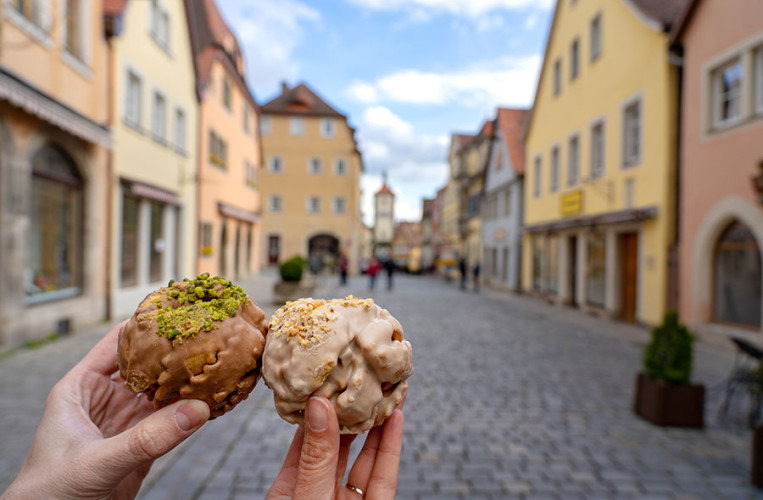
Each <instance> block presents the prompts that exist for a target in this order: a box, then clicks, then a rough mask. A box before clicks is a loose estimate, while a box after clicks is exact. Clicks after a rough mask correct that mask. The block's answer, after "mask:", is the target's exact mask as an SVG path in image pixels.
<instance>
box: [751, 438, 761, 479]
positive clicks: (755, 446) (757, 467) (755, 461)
mask: <svg viewBox="0 0 763 500" xmlns="http://www.w3.org/2000/svg"><path fill="white" fill-rule="evenodd" d="M750 481H751V482H752V484H753V485H754V486H757V487H758V488H763V425H758V426H756V427H755V430H754V431H753V432H752V464H751V467H750Z"/></svg>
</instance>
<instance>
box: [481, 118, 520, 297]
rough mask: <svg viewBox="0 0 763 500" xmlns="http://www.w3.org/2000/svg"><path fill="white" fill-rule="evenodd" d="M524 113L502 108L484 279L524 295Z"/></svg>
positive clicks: (486, 208) (489, 183)
mask: <svg viewBox="0 0 763 500" xmlns="http://www.w3.org/2000/svg"><path fill="white" fill-rule="evenodd" d="M524 118H525V110H524V109H509V108H498V110H497V113H496V118H495V126H494V127H493V136H492V138H491V142H490V152H489V155H488V156H489V161H488V164H487V167H486V168H485V174H484V175H485V180H484V189H485V192H484V195H483V203H482V246H483V248H484V257H483V259H482V261H483V266H482V276H483V278H482V279H483V281H484V282H485V284H487V285H490V286H493V287H496V288H502V289H508V290H512V291H520V280H519V278H520V269H521V263H522V258H521V255H522V211H523V209H524V200H523V196H524V182H523V181H524V171H525V163H524V162H525V154H524V146H523V144H522V124H523V121H524Z"/></svg>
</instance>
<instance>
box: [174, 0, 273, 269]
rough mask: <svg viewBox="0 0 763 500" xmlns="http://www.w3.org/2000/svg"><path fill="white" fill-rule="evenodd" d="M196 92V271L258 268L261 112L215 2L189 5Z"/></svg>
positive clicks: (191, 0) (201, 0) (208, 0)
mask: <svg viewBox="0 0 763 500" xmlns="http://www.w3.org/2000/svg"><path fill="white" fill-rule="evenodd" d="M185 5H186V11H187V12H188V21H189V27H190V30H191V43H192V47H193V50H194V54H195V57H196V88H197V90H198V93H199V100H200V105H199V128H198V131H197V133H198V136H197V137H198V139H197V140H198V147H199V190H198V197H199V198H198V199H199V201H198V204H199V209H198V222H199V229H198V231H199V238H198V240H199V241H198V245H196V249H197V251H198V272H208V273H210V274H218V275H222V276H227V277H229V278H231V279H241V278H245V277H247V276H250V275H252V274H254V273H256V272H257V271H258V270H259V268H260V259H259V253H258V252H257V251H256V249H257V248H258V247H259V245H260V193H259V185H258V176H259V173H260V167H261V165H262V149H261V144H260V132H259V108H258V106H257V103H256V102H255V100H254V97H253V96H252V94H251V93H250V91H249V87H248V86H247V83H246V72H245V70H244V58H243V55H242V53H241V48H240V47H239V43H238V40H237V39H236V36H235V35H234V34H233V32H232V31H231V30H230V28H229V27H228V25H227V24H226V22H225V20H224V19H223V17H222V15H221V14H220V12H219V10H218V9H217V6H216V4H215V2H214V0H185Z"/></svg>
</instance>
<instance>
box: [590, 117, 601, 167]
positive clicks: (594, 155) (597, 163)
mask: <svg viewBox="0 0 763 500" xmlns="http://www.w3.org/2000/svg"><path fill="white" fill-rule="evenodd" d="M603 175H604V122H603V121H600V122H598V123H596V124H594V125H593V126H592V127H591V180H593V179H598V178H599V177H601V176H603Z"/></svg>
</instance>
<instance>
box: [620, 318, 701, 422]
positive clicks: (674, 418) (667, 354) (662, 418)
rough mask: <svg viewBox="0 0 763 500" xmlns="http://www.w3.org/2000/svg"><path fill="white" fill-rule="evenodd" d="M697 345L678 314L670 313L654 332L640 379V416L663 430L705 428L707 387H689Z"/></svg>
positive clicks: (637, 398)
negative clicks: (694, 349)
mask: <svg viewBox="0 0 763 500" xmlns="http://www.w3.org/2000/svg"><path fill="white" fill-rule="evenodd" d="M693 343H694V335H693V334H692V333H691V332H690V331H689V329H688V328H686V326H685V325H682V324H680V323H679V322H678V313H677V312H675V311H670V312H668V313H666V314H665V319H664V320H663V322H662V324H661V325H659V326H657V327H655V328H654V329H653V330H652V338H651V341H650V342H649V344H648V345H647V347H646V350H645V351H644V371H643V372H641V373H639V374H638V377H637V378H636V396H635V401H634V410H635V412H636V414H637V415H640V416H641V417H643V418H645V419H647V420H649V421H650V422H652V423H653V424H655V425H659V426H675V427H703V426H704V414H705V386H704V385H701V384H691V383H689V380H690V378H691V370H692V345H693Z"/></svg>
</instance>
